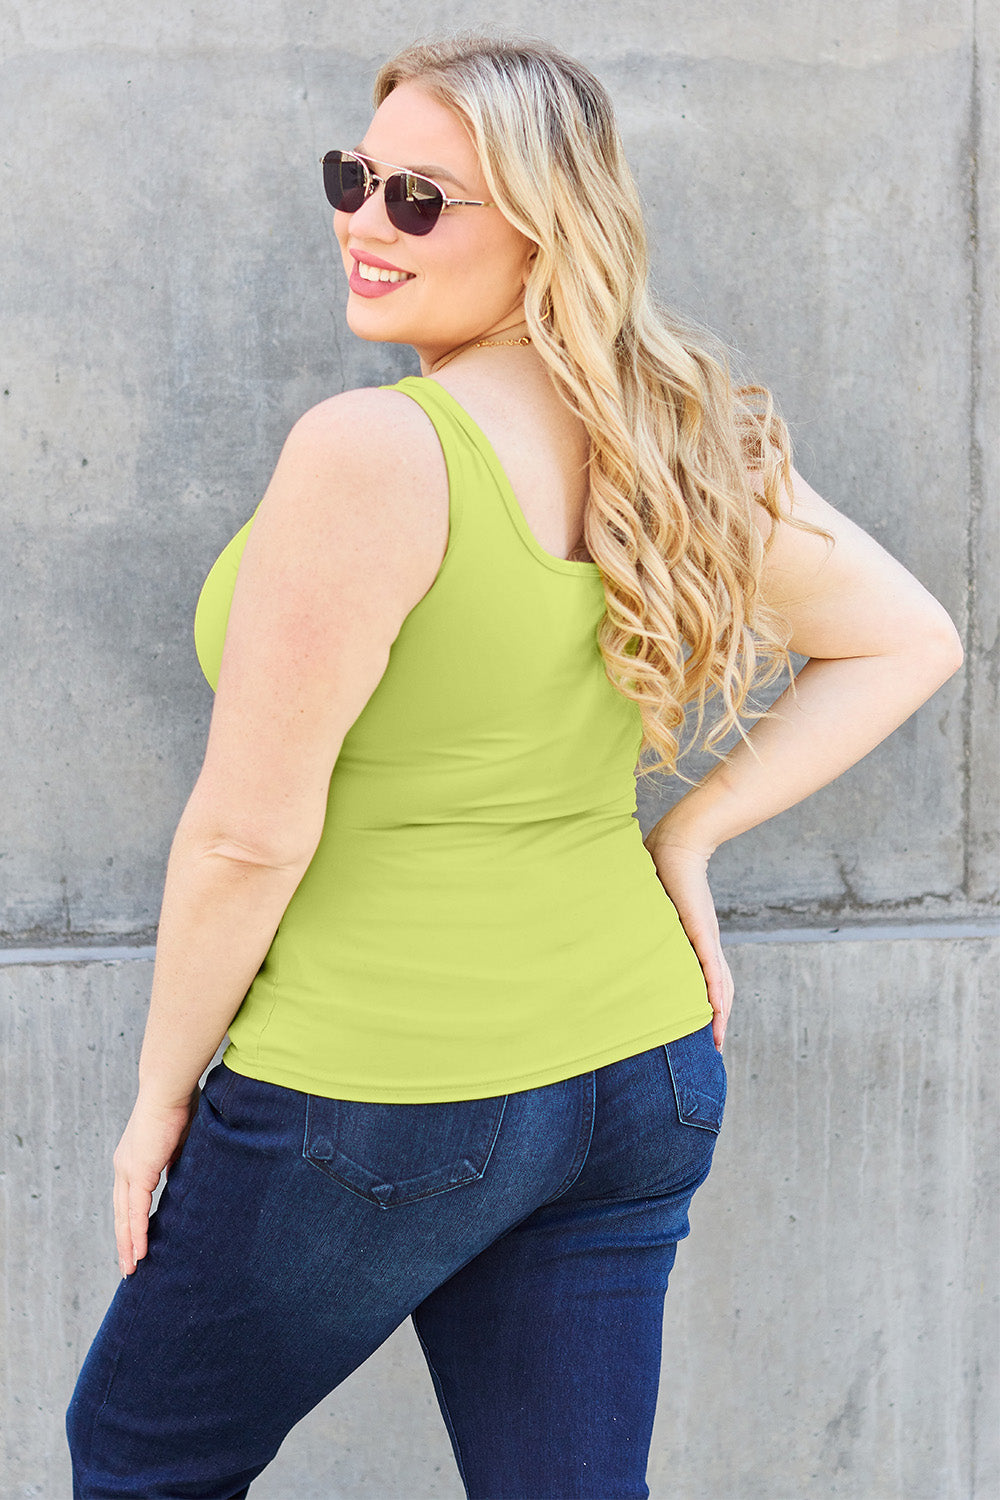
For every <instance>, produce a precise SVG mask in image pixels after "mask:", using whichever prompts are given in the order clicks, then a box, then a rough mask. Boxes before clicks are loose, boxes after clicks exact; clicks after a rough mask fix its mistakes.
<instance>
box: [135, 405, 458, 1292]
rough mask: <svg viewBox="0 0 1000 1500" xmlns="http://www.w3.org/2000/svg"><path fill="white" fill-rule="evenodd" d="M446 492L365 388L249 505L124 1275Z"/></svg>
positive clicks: (150, 1059)
mask: <svg viewBox="0 0 1000 1500" xmlns="http://www.w3.org/2000/svg"><path fill="white" fill-rule="evenodd" d="M415 475H419V478H420V483H419V484H415V483H414V476H415ZM435 486H436V487H437V488H436V490H435V488H434V487H435ZM435 494H436V495H437V499H438V500H439V501H440V504H439V505H436V506H435V505H434V503H433V502H434V497H435ZM429 497H430V498H429ZM446 497H447V479H446V475H445V470H444V459H443V456H442V454H441V451H440V447H439V445H438V442H437V439H436V437H435V435H434V432H433V429H432V428H431V426H430V424H429V423H428V421H427V418H426V416H425V415H424V414H423V412H422V411H421V410H420V409H419V408H418V407H417V406H416V405H415V403H413V402H412V401H410V400H409V398H408V397H406V396H404V395H402V393H399V392H384V391H372V390H361V391H350V392H347V393H345V394H344V395H343V396H338V397H334V398H333V399H332V400H330V401H327V402H324V403H322V405H321V406H319V407H316V408H313V410H312V411H311V412H308V413H306V415H305V417H303V418H302V419H301V420H300V421H299V422H298V423H297V424H296V426H295V428H293V430H292V433H291V434H290V436H289V438H288V441H287V442H286V444H285V447H284V449H283V451H282V454H281V458H280V460H279V462H278V465H277V468H276V469H275V473H274V476H273V478H272V480H271V483H270V485H269V486H268V489H267V492H266V494H265V496H264V498H263V500H262V501H261V504H260V507H259V509H258V511H257V516H256V519H255V521H254V525H253V527H252V529H251V532H250V535H249V538H248V541H247V545H246V550H245V552H244V554H243V559H242V562H241V565H240V571H239V575H238V579H237V583H236V588H235V592H234V595H233V603H232V610H231V613H230V616H229V624H228V628H227V632H226V643H225V650H224V652H223V658H222V666H221V670H220V675H219V681H218V687H217V692H216V698H215V704H214V707H213V712H212V721H211V727H210V730H209V736H208V745H207V749H206V752H205V759H204V764H203V766H202V769H201V772H200V774H199V777H198V780H197V783H196V785H195V787H194V790H193V792H192V794H191V797H190V800H189V802H188V804H187V806H186V808H185V809H184V813H183V815H182V817H181V819H180V823H179V825H178V828H177V832H176V834H175V837H174V840H173V844H172V847H171V851H170V858H169V862H168V866H167V876H166V882H165V885H164V893H163V903H162V908H161V914H160V924H159V930H158V935H157V949H156V963H155V967H154V973H153V985H152V995H151V999H150V1007H149V1016H148V1019H147V1023H146V1031H145V1036H144V1039H143V1044H142V1051H141V1055H140V1060H139V1091H138V1097H137V1100H136V1106H135V1109H134V1110H133V1113H132V1117H131V1119H130V1120H129V1123H128V1126H127V1127H126V1130H125V1133H124V1135H123V1136H122V1139H121V1141H120V1142H119V1145H118V1149H117V1150H116V1152H115V1226H116V1237H117V1241H118V1248H119V1258H120V1260H121V1263H122V1270H123V1272H128V1271H131V1270H133V1269H134V1268H135V1264H136V1261H137V1260H138V1259H140V1258H141V1257H142V1256H143V1255H144V1254H145V1250H146V1228H147V1220H148V1215H149V1208H150V1202H151V1196H152V1192H153V1190H154V1189H155V1187H156V1185H157V1182H158V1181H159V1177H160V1173H161V1172H162V1170H163V1168H164V1167H168V1166H169V1165H170V1164H171V1162H172V1161H173V1160H175V1159H176V1157H177V1155H178V1154H179V1151H180V1148H181V1146H182V1145H183V1142H184V1139H185V1137H186V1134H187V1130H188V1128H189V1126H190V1120H191V1118H192V1115H193V1109H194V1106H195V1103H196V1101H197V1087H198V1080H199V1078H200V1076H201V1074H202V1073H203V1072H204V1070H205V1068H206V1067H207V1066H208V1064H209V1062H210V1061H211V1059H212V1056H213V1055H214V1053H215V1051H216V1049H217V1048H218V1045H219V1043H220V1042H221V1040H222V1038H223V1037H224V1035H225V1032H226V1029H227V1027H228V1025H229V1022H230V1021H231V1020H232V1018H233V1016H234V1015H235V1013H236V1011H237V1010H238V1008H239V1006H240V1003H241V1002H242V999H243V997H244V995H245V994H246V991H247V989H248V988H249V985H250V983H251V981H252V980H253V977H254V975H255V974H256V972H257V970H258V969H259V967H260V965H261V963H262V962H263V959H264V957H265V955H266V953H267V950H268V948H269V947H270V944H271V941H272V939H273V937H274V934H275V931H276V930H277V927H278V923H279V922H280V920H281V917H282V916H283V914H284V911H285V908H286V907H287V905H288V902H289V901H290V900H291V897H292V895H293V894H294V891H295V888H296V886H297V885H298V883H299V881H300V880H301V879H302V876H303V875H304V873H305V871H306V869H307V867H308V865H309V863H310V861H311V859H312V856H313V854H314V853H315V850H316V847H317V845H318V842H319V839H320V835H321V833H322V829H323V823H324V819H325V816H326V802H327V795H328V791H329V783H330V777H331V773H332V771H333V767H334V764H335V762H336V759H337V756H338V754H339V751H340V746H341V744H342V742H343V739H344V736H345V735H346V733H347V731H348V729H349V728H350V727H351V725H352V724H353V723H354V721H355V720H356V719H357V717H358V715H359V714H360V712H361V710H362V709H363V708H364V706H365V704H366V703H367V701H368V699H369V698H370V696H371V694H372V693H373V692H374V690H375V688H376V687H377V685H378V683H379V681H380V680H381V677H382V675H383V673H384V671H385V668H386V664H387V662H388V658H389V651H390V648H391V646H392V642H393V640H394V639H395V638H396V636H397V635H398V633H399V629H400V627H401V625H402V623H403V620H404V619H405V617H406V615H407V614H408V613H409V611H410V610H411V609H412V608H413V606H414V605H415V604H416V603H417V602H418V600H419V599H420V598H421V597H422V595H423V594H424V593H425V592H426V591H427V588H428V587H429V586H430V583H431V582H432V581H433V578H434V575H435V572H436V569H437V566H438V564H439V563H440V561H441V557H442V555H443V552H444V547H445V543H446V540H447V498H446Z"/></svg>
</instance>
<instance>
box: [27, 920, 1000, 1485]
mask: <svg viewBox="0 0 1000 1500" xmlns="http://www.w3.org/2000/svg"><path fill="white" fill-rule="evenodd" d="M931 930H933V929H931ZM941 931H942V932H945V931H946V929H943V928H942V929H941ZM803 936H804V939H806V940H803V941H787V940H786V941H782V942H771V941H762V942H748V941H742V942H740V943H739V944H737V945H734V946H732V947H731V949H730V959H731V963H732V966H733V969H734V973H735V975H736V979H737V1003H736V1009H735V1011H734V1016H733V1021H732V1023H731V1028H730V1033H729V1039H728V1040H727V1046H726V1062H727V1068H728V1071H729V1081H730V1097H729V1103H728V1105H727V1118H726V1121H725V1124H724V1127H723V1132H722V1136H721V1137H720V1143H719V1148H718V1151H717V1156H716V1165H715V1167H714V1169H713V1173H712V1175H711V1177H710V1178H709V1181H708V1182H707V1183H706V1185H705V1187H704V1188H702V1189H701V1190H700V1192H699V1194H698V1196H697V1197H696V1199H695V1203H694V1207H693V1210H692V1215H691V1221H692V1233H691V1236H690V1238H689V1239H688V1240H687V1241H686V1243H685V1244H684V1245H682V1246H681V1248H680V1251H679V1255H678V1261H677V1266H676V1268H675V1271H674V1273H673V1279H672V1284H671V1290H670V1292H669V1294H668V1297H667V1307H666V1314H665V1324H664V1330H665V1342H664V1370H663V1380H662V1386H661V1395H660V1406H659V1411H658V1415H657V1424H656V1429H655V1432H654V1441H653V1452H652V1458H651V1464H650V1491H651V1495H652V1497H653V1500H667V1497H668V1496H670V1497H673V1496H680V1495H683V1496H684V1497H685V1500H811V1497H815V1500H829V1497H834V1496H836V1497H851V1500H904V1497H905V1500H992V1497H993V1496H994V1495H995V1494H996V1493H997V1489H998V1487H1000V1472H998V1467H997V1447H996V1421H995V1415H996V1399H997V1390H996V1385H997V1381H996V1376H997V1328H998V1318H997V1285H998V1275H997V1272H998V1267H997V1264H996V1261H997V1239H996V1234H995V1225H996V1217H997V1203H998V1194H997V1156H996V1149H995V1146H996V1129H997V1085H996V1079H997V1077H998V1071H1000V1070H998V1067H997V1063H998V1059H997V1056H996V1053H997V1030H996V1024H995V990H996V972H997V957H998V947H997V943H996V941H995V940H994V941H988V940H986V939H983V938H978V939H977V938H965V939H957V938H953V937H948V936H941V937H932V936H926V935H925V936H923V937H919V938H907V937H899V936H889V937H886V938H884V939H880V938H878V937H877V936H874V937H873V936H869V937H868V938H867V939H865V940H861V939H860V937H859V935H858V934H854V935H853V937H852V936H851V935H849V934H844V933H841V934H840V935H839V938H838V940H836V941H829V942H828V941H822V940H820V941H812V940H809V939H811V938H812V937H815V936H819V935H818V934H804V935H803ZM150 975H151V966H150V964H149V962H148V961H146V962H142V961H136V962H120V963H108V962H102V963H90V964H87V963H76V964H58V963H54V964H43V963H40V962H38V961H37V957H36V961H35V962H34V963H31V964H21V965H6V966H4V967H2V968H0V1017H2V1019H0V1042H2V1047H0V1059H2V1061H0V1068H2V1069H3V1073H2V1079H0V1082H2V1093H0V1107H2V1110H3V1125H2V1133H0V1141H2V1147H0V1149H2V1152H3V1159H2V1163H0V1170H2V1178H0V1203H2V1206H3V1213H4V1217H5V1226H4V1233H3V1245H4V1256H5V1266H4V1286H5V1291H6V1319H7V1329H6V1336H5V1338H4V1339H3V1340H2V1348H3V1350H4V1356H5V1365H4V1371H3V1385H2V1391H3V1402H4V1405H3V1411H2V1413H0V1425H2V1427H3V1430H4V1433H5V1441H6V1458H5V1468H4V1474H5V1476H6V1477H5V1479H4V1480H3V1481H2V1482H0V1500H27V1497H29V1496H36V1497H37V1496H41V1497H44V1500H55V1497H56V1496H59V1495H64V1494H67V1493H68V1479H67V1460H66V1456H65V1453H64V1451H63V1437H62V1416H63V1411H64V1408H65V1404H66V1401H67V1400H68V1398H69V1394H70V1391H71V1388H72V1383H73V1380H74V1378H75V1373H76V1370H77V1368H78V1366H79V1363H80V1361H81V1360H82V1357H83V1355H84V1353H85V1351H86V1348H87V1346H88V1344H89V1341H90V1339H91V1337H92V1336H93V1333H94V1332H95V1331H96V1328H97V1325H98V1323H99V1321H100V1318H101V1316H102V1314H103V1311H104V1308H105V1306H106V1303H107V1301H108V1299H109V1298H110V1296H111V1294H112V1292H113V1291H114V1287H115V1284H116V1280H117V1274H118V1273H117V1266H116V1259H115V1250H114V1240H113V1234H112V1223H111V1202H110V1178H111V1162H110V1158H111V1152H112V1150H113V1148H114V1144H115V1142H116V1140H117V1138H118V1135H119V1133H120V1130H121V1127H122V1125H123V1124H124V1121H125V1119H126V1118H127V1114H128V1111H129V1108H130V1106H131V1101H132V1092H133V1079H134V1069H135V1062H136V1058H137V1054H138V1047H139V1040H140V1035H141V1030H142V1025H143V1020H144V1012H145V1004H146V995H147V993H148V987H149V980H150ZM252 1493H253V1495H254V1497H255V1500H256V1497H258V1495H259V1497H260V1500H290V1497H292V1496H294V1497H295V1500H334V1497H345V1500H346V1497H361V1496H373V1495H378V1496H384V1497H387V1500H388V1497H389V1496H400V1497H401V1500H402V1497H404V1496H405V1497H406V1500H424V1497H426V1500H430V1497H432V1496H433V1497H454V1500H458V1497H459V1496H460V1495H461V1493H462V1488H461V1485H460V1483H459V1481H458V1476H457V1472H456V1470H455V1467H454V1463H453V1460H452V1458H451V1453H450V1448H449V1445H448V1441H447V1437H446V1434H445V1431H444V1428H443V1424H442V1422H441V1419H440V1417H439V1415H438V1412H437V1408H436V1404H435V1401H434V1397H433V1392H432V1389H431V1386H430V1381H429V1378H428V1376H427V1374H426V1371H425V1370H424V1368H423V1365H422V1359H421V1356H420V1353H419V1349H418V1347H417V1345H416V1341H415V1339H414V1338H413V1336H412V1332H411V1329H410V1327H409V1325H408V1324H407V1325H403V1326H402V1327H401V1328H400V1329H399V1330H398V1331H397V1332H396V1333H395V1334H394V1335H393V1336H392V1337H391V1338H390V1340H389V1341H388V1343H387V1344H385V1345H384V1346H383V1347H382V1349H380V1350H379V1351H378V1352H377V1353H376V1354H375V1355H374V1356H373V1357H372V1358H371V1359H370V1360H369V1361H368V1362H367V1363H366V1364H365V1365H364V1366H363V1367H362V1368H361V1369H360V1370H359V1371H357V1372H356V1373H355V1374H354V1375H353V1376H352V1377H351V1379H350V1380H349V1381H348V1382H346V1383H345V1385H343V1386H342V1387H340V1388H339V1389H338V1390H337V1391H336V1392H335V1393H333V1395H332V1396H331V1397H330V1398H329V1399H328V1400H327V1401H325V1402H323V1403H322V1404H321V1405H320V1407H318V1408H317V1409H316V1410H315V1411H314V1412H313V1413H311V1414H310V1416H309V1417H308V1418H307V1419H306V1420H305V1421H304V1422H303V1423H301V1424H300V1425H299V1427H297V1428H296V1429H295V1431H294V1432H293V1433H292V1434H291V1435H290V1436H289V1438H288V1440H287V1441H286V1443H285V1445H284V1447H283V1449H282V1451H281V1453H280V1454H279V1456H278V1458H277V1459H276V1460H275V1462H274V1463H273V1465H272V1466H271V1467H270V1469H269V1470H268V1471H267V1472H266V1473H265V1475H264V1476H262V1478H261V1479H260V1480H259V1481H258V1482H256V1483H255V1485H254V1487H253V1491H252Z"/></svg>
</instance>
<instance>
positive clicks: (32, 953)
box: [0, 946, 156, 967]
mask: <svg viewBox="0 0 1000 1500" xmlns="http://www.w3.org/2000/svg"><path fill="white" fill-rule="evenodd" d="M155 957H156V949H155V948H127V947H124V946H123V947H121V948H0V967H3V966H4V965H11V964H120V963H128V962H131V961H133V960H135V959H137V958H138V959H141V960H143V961H144V962H146V963H149V962H150V961H151V960H152V959H154V958H155Z"/></svg>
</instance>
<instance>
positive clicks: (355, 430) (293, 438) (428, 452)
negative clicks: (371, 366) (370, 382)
mask: <svg viewBox="0 0 1000 1500" xmlns="http://www.w3.org/2000/svg"><path fill="white" fill-rule="evenodd" d="M286 447H291V448H292V449H293V450H294V451H295V453H296V454H297V455H301V456H302V457H303V458H305V459H307V460H308V458H310V457H312V458H314V459H316V460H319V461H323V460H329V459H334V460H335V461H336V465H337V470H338V472H340V473H343V472H344V466H346V468H347V471H349V472H352V473H353V472H358V473H365V474H367V475H369V476H371V477H373V478H376V479H377V478H384V477H386V475H387V474H391V473H392V472H393V471H395V470H397V469H398V468H399V467H400V465H401V459H403V458H408V459H409V462H410V465H411V470H410V471H411V475H412V472H413V471H412V459H413V455H414V453H416V454H417V455H418V456H419V458H420V460H421V462H424V461H428V462H430V461H432V460H433V457H434V455H435V453H436V452H438V451H439V448H440V444H439V443H438V439H437V434H436V433H435V431H434V427H433V424H432V423H431V421H430V419H429V418H428V416H427V414H426V413H425V412H424V411H423V409H422V408H421V407H420V406H418V404H417V402H416V401H413V400H411V398H410V397H409V396H406V395H404V394H403V392H402V391H394V390H386V389H383V388H382V387H379V386H358V387H357V388H356V389H354V390H349V391H342V392H341V393H340V394H339V395H336V396H328V397H327V398H326V399H325V400H324V401H320V402H318V403H317V405H316V406H312V407H310V408H309V410H308V411H306V412H304V413H303V414H302V416H301V417H299V419H298V421H297V422H296V423H295V425H294V426H293V427H292V429H291V431H290V433H289V435H288V439H287V440H286ZM442 470H443V461H442Z"/></svg>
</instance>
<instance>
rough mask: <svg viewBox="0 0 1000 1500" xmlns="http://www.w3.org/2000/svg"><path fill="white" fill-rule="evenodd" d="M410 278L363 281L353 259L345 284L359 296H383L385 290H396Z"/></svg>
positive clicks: (410, 277) (411, 278)
mask: <svg viewBox="0 0 1000 1500" xmlns="http://www.w3.org/2000/svg"><path fill="white" fill-rule="evenodd" d="M412 280H413V277H412V276H407V277H406V279H405V280H403V281H365V280H364V279H363V277H362V276H361V274H360V272H359V271H358V263H357V261H355V262H354V265H353V266H352V267H351V274H350V276H349V277H348V279H347V284H348V286H349V287H350V289H351V291H352V292H357V294H358V296H359V297H384V296H385V295H386V293H387V292H397V291H398V290H399V288H400V287H401V286H406V285H407V284H408V283H409V282H411V281H412Z"/></svg>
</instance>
